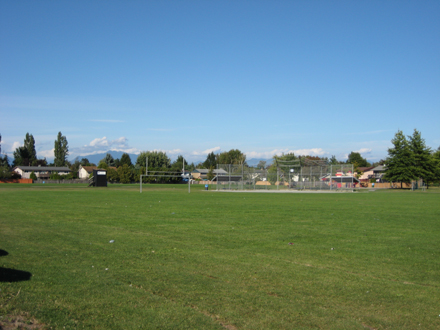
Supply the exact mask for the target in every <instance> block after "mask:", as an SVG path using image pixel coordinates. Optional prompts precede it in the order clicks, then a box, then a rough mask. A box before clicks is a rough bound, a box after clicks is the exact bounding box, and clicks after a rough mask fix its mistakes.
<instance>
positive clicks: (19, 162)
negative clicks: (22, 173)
mask: <svg viewBox="0 0 440 330" xmlns="http://www.w3.org/2000/svg"><path fill="white" fill-rule="evenodd" d="M29 160H30V156H29V150H28V149H27V148H26V147H24V146H23V147H18V148H17V149H15V151H14V161H13V163H12V166H30V165H31V164H30V162H29Z"/></svg>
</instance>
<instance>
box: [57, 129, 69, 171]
mask: <svg viewBox="0 0 440 330" xmlns="http://www.w3.org/2000/svg"><path fill="white" fill-rule="evenodd" d="M68 154H69V147H68V143H67V139H66V137H65V136H64V135H62V134H61V132H58V136H57V139H56V140H55V144H54V155H55V158H54V164H55V166H66V165H67V155H68Z"/></svg>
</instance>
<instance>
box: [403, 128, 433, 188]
mask: <svg viewBox="0 0 440 330" xmlns="http://www.w3.org/2000/svg"><path fill="white" fill-rule="evenodd" d="M408 138H409V145H410V148H411V151H412V153H413V156H414V159H413V160H414V169H415V176H416V177H417V178H421V179H423V181H424V182H425V183H426V184H427V183H428V182H431V181H433V180H434V179H435V178H436V171H437V170H436V163H435V160H434V157H433V155H432V151H431V148H429V147H427V146H426V144H425V140H424V139H422V134H421V133H420V132H419V131H417V130H416V129H415V130H414V133H413V135H412V136H408Z"/></svg>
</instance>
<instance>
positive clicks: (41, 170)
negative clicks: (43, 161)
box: [12, 166, 72, 180]
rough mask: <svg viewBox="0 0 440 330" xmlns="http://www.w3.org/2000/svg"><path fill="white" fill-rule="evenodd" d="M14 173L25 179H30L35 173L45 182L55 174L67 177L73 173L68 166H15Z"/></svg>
mask: <svg viewBox="0 0 440 330" xmlns="http://www.w3.org/2000/svg"><path fill="white" fill-rule="evenodd" d="M12 171H13V172H15V173H18V174H20V175H21V177H22V178H23V179H29V178H30V176H31V173H32V172H34V173H35V175H36V177H37V178H39V179H45V180H47V179H49V178H50V176H51V175H52V174H54V173H57V174H58V175H67V174H70V172H72V171H71V170H70V168H68V167H67V166H61V167H60V166H58V167H57V166H15V167H14V168H13V169H12Z"/></svg>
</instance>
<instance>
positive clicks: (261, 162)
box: [257, 160, 266, 170]
mask: <svg viewBox="0 0 440 330" xmlns="http://www.w3.org/2000/svg"><path fill="white" fill-rule="evenodd" d="M257 168H259V169H262V170H264V169H265V168H266V161H265V160H260V161H259V162H258V165H257Z"/></svg>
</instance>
